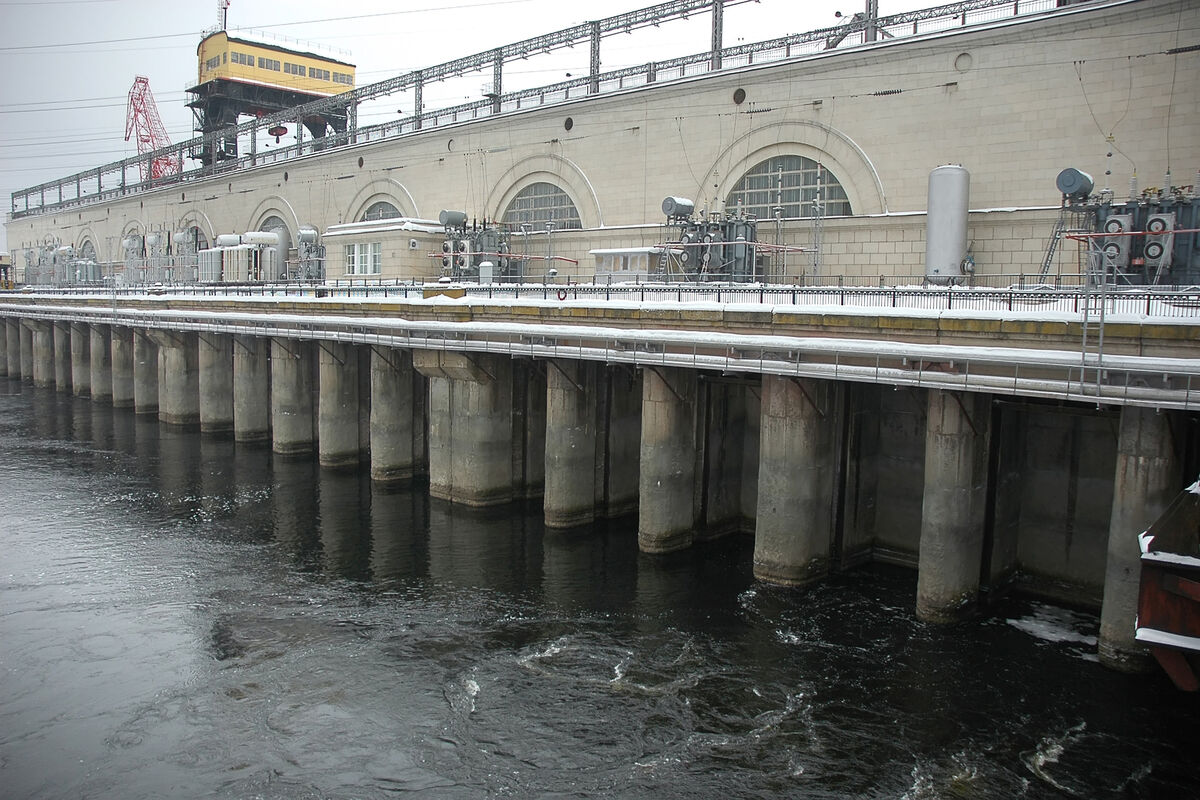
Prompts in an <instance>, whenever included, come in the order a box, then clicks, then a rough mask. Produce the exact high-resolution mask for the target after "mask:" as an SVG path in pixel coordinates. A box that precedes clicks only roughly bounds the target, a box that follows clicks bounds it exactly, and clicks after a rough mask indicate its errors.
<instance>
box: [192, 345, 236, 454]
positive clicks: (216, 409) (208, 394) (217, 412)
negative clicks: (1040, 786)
mask: <svg viewBox="0 0 1200 800" xmlns="http://www.w3.org/2000/svg"><path fill="white" fill-rule="evenodd" d="M196 363H197V369H198V380H197V390H198V391H199V393H200V404H199V409H200V430H201V431H203V432H204V433H228V432H229V431H232V430H233V337H232V336H229V335H228V334H223V333H201V334H199V335H198V337H197V362H196Z"/></svg>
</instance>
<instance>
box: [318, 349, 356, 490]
mask: <svg viewBox="0 0 1200 800" xmlns="http://www.w3.org/2000/svg"><path fill="white" fill-rule="evenodd" d="M317 348H318V351H317V352H318V380H319V387H320V399H319V401H318V403H317V460H318V461H319V462H320V464H321V466H323V467H332V468H335V469H355V468H357V467H358V462H359V454H360V450H361V446H360V444H359V432H360V428H359V419H358V414H359V410H358V409H359V396H358V348H357V347H355V346H354V345H352V344H345V343H342V342H317Z"/></svg>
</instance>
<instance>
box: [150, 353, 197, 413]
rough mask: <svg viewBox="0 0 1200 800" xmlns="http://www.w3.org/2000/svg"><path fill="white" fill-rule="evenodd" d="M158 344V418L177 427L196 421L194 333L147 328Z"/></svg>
mask: <svg viewBox="0 0 1200 800" xmlns="http://www.w3.org/2000/svg"><path fill="white" fill-rule="evenodd" d="M150 338H151V339H153V340H154V342H155V343H156V344H157V345H158V366H159V372H158V421H159V422H163V423H166V424H167V425H175V426H178V427H185V428H191V427H199V425H200V364H199V360H200V355H199V347H198V343H197V336H196V334H194V333H187V332H177V331H159V330H154V331H150Z"/></svg>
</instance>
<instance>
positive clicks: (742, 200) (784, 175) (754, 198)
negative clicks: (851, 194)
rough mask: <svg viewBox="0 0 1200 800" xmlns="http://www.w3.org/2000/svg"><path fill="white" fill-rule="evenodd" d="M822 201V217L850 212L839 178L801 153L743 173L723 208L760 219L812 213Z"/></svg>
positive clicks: (794, 216) (783, 157) (758, 165)
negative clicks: (778, 211)
mask: <svg viewBox="0 0 1200 800" xmlns="http://www.w3.org/2000/svg"><path fill="white" fill-rule="evenodd" d="M818 199H820V200H821V201H823V203H824V207H825V208H824V212H823V213H822V215H821V216H825V217H844V216H849V215H850V214H851V213H852V212H851V210H850V200H849V199H847V197H846V191H845V190H844V189H843V188H842V185H841V184H840V183H839V182H838V179H837V178H836V177H835V176H834V175H833V173H831V172H830V171H829V170H827V169H825V167H824V166H822V165H821V164H819V163H817V162H816V161H813V160H812V159H811V158H805V157H804V156H775V157H774V158H768V159H767V160H766V161H763V162H760V163H759V164H757V165H755V167H754V168H753V169H751V170H750V171H749V172H747V173H746V174H745V175H743V176H742V179H741V180H740V181H738V182H737V185H736V186H734V187H733V191H731V192H730V193H729V196H728V197H727V198H726V199H725V209H726V210H727V211H730V212H733V211H737V210H741V211H743V212H745V213H746V214H752V215H754V216H756V217H758V218H759V219H774V217H775V209H776V208H777V207H778V208H782V209H783V212H782V214H783V217H784V218H785V219H795V218H798V217H814V216H816V212H815V209H814V204H815V203H816V202H817V200H818Z"/></svg>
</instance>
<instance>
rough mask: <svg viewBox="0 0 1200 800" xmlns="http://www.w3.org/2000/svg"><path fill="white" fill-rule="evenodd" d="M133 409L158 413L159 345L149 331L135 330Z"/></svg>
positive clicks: (136, 412) (139, 412)
mask: <svg viewBox="0 0 1200 800" xmlns="http://www.w3.org/2000/svg"><path fill="white" fill-rule="evenodd" d="M133 411H134V413H135V414H155V415H157V414H158V345H157V344H155V343H154V340H153V339H151V338H150V334H149V332H148V331H145V330H139V329H134V331H133Z"/></svg>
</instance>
